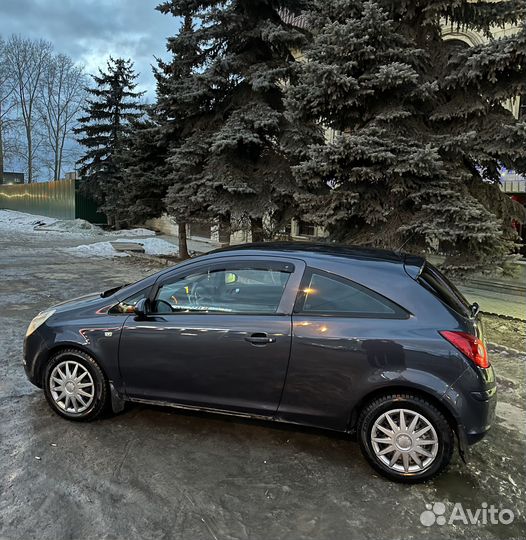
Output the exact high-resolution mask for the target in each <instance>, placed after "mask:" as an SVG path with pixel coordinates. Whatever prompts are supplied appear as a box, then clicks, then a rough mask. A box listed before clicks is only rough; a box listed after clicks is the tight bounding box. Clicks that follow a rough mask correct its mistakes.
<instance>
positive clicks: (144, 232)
mask: <svg viewBox="0 0 526 540" xmlns="http://www.w3.org/2000/svg"><path fill="white" fill-rule="evenodd" d="M111 234H113V235H115V236H126V237H128V236H135V237H146V236H155V231H151V230H150V229H128V230H122V231H114V232H112V233H111Z"/></svg>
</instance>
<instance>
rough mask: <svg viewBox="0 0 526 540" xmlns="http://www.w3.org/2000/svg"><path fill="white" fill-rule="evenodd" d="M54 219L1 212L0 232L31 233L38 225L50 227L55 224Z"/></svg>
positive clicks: (6, 211) (10, 211) (8, 211)
mask: <svg viewBox="0 0 526 540" xmlns="http://www.w3.org/2000/svg"><path fill="white" fill-rule="evenodd" d="M55 221H56V220H55V219H53V218H49V217H46V216H36V215H33V214H24V213H23V212H15V211H13V210H0V230H3V231H13V232H16V231H21V232H31V231H33V230H34V229H35V227H36V226H38V225H49V224H50V223H53V222H55Z"/></svg>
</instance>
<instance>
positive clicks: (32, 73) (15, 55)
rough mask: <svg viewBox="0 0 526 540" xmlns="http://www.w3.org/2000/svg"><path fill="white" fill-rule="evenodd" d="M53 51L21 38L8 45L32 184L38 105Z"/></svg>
mask: <svg viewBox="0 0 526 540" xmlns="http://www.w3.org/2000/svg"><path fill="white" fill-rule="evenodd" d="M52 49H53V47H52V45H51V43H49V42H47V41H44V40H37V41H32V40H30V39H24V38H22V37H21V36H12V37H11V38H10V39H9V40H8V41H7V43H6V46H5V53H6V59H7V69H8V70H9V73H10V76H11V77H12V78H13V81H14V85H15V95H16V100H17V105H18V108H19V110H20V114H21V117H22V122H23V127H24V135H25V139H26V147H25V152H24V154H25V155H24V159H25V161H26V167H27V178H28V182H29V183H31V182H32V181H33V175H34V164H35V157H36V156H37V152H38V146H39V145H38V141H35V133H36V131H35V121H36V118H37V114H38V105H37V103H38V99H39V97H40V94H39V93H40V90H41V83H42V78H43V76H44V74H45V72H46V70H47V68H48V65H49V62H50V58H51V53H52Z"/></svg>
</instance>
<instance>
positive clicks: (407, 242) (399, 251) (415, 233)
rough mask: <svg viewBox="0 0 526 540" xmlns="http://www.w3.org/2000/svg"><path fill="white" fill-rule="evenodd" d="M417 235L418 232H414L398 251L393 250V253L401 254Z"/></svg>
mask: <svg viewBox="0 0 526 540" xmlns="http://www.w3.org/2000/svg"><path fill="white" fill-rule="evenodd" d="M417 234H418V231H415V232H414V233H413V234H412V235H411V236H410V237H409V238H408V239H407V240H406V241H405V242H404V243H403V244H402V245H401V246H400V247H399V248H398V249H395V253H401V251H402V250H403V249H404V248H405V246H407V244H409V242H411V240H412V239H413V238H414V237H415V236H416V235H417Z"/></svg>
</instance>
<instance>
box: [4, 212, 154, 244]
mask: <svg viewBox="0 0 526 540" xmlns="http://www.w3.org/2000/svg"><path fill="white" fill-rule="evenodd" d="M0 230H1V231H9V232H14V233H16V232H17V231H18V232H26V233H27V232H33V231H36V232H40V233H68V234H71V235H74V236H77V237H78V236H81V237H86V238H87V237H92V236H103V235H105V236H112V237H117V238H119V239H120V238H122V237H135V238H145V237H148V236H155V232H154V231H151V230H149V229H143V228H139V229H129V230H123V231H105V230H104V229H102V228H101V227H99V226H97V225H93V224H92V223H90V222H89V221H86V220H84V219H71V220H62V219H55V218H50V217H46V216H38V215H35V214H25V213H23V212H15V211H14V210H0Z"/></svg>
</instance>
